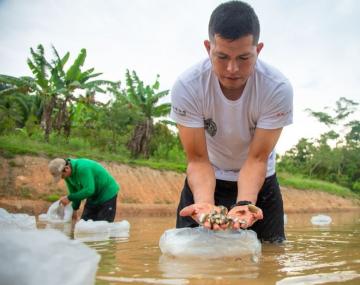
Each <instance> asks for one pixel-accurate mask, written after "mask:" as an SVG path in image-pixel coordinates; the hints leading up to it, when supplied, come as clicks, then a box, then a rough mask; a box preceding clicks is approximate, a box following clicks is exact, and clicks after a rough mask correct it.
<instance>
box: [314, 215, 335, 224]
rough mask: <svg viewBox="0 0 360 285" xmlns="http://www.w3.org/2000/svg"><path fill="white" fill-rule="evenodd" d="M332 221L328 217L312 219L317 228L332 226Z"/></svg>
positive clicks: (318, 216)
mask: <svg viewBox="0 0 360 285" xmlns="http://www.w3.org/2000/svg"><path fill="white" fill-rule="evenodd" d="M331 222H332V219H331V217H330V216H327V215H316V216H312V217H311V223H312V224H313V225H317V226H323V225H330V224H331Z"/></svg>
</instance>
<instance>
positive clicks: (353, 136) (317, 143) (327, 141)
mask: <svg viewBox="0 0 360 285" xmlns="http://www.w3.org/2000/svg"><path fill="white" fill-rule="evenodd" d="M358 105H359V103H357V102H354V101H351V100H348V99H346V98H343V97H341V98H340V99H339V100H338V101H337V102H336V106H335V108H333V109H332V110H331V109H330V110H331V111H330V112H332V113H333V114H330V113H327V112H316V111H313V110H311V109H307V112H308V113H309V114H310V115H311V116H313V117H314V118H316V119H317V120H318V121H319V122H320V123H323V124H325V125H326V126H327V127H328V129H329V130H328V131H327V132H325V133H323V134H320V137H319V138H314V139H307V138H302V139H300V140H299V142H298V143H297V144H296V145H295V146H293V147H292V148H291V149H290V150H289V151H287V152H286V153H285V155H284V156H282V157H281V158H280V161H279V163H278V166H279V169H280V170H282V171H284V172H289V173H296V174H299V175H302V176H303V177H308V178H311V179H320V180H325V181H329V182H333V183H336V184H339V185H341V186H344V187H346V188H349V189H351V190H352V191H353V192H355V193H357V194H360V187H359V185H360V121H358V120H350V115H352V114H355V113H356V112H357V111H358V110H357V106H358ZM325 109H326V110H329V108H328V107H327V108H325ZM355 117H356V116H355Z"/></svg>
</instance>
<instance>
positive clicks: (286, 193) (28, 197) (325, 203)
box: [0, 156, 360, 219]
mask: <svg viewBox="0 0 360 285" xmlns="http://www.w3.org/2000/svg"><path fill="white" fill-rule="evenodd" d="M48 162H49V159H48V158H45V157H34V156H16V157H14V158H11V159H6V158H3V157H0V208H4V209H7V210H8V211H10V212H18V213H28V214H32V215H39V214H40V213H45V212H46V211H47V208H48V207H49V205H50V202H46V201H44V199H45V198H46V197H48V196H49V195H51V194H57V195H65V194H66V186H65V183H64V181H60V182H59V183H58V184H54V183H53V182H52V177H51V175H50V174H49V172H48V170H47V164H48ZM101 163H102V164H103V165H104V166H105V167H106V168H107V169H108V170H109V171H110V173H111V174H112V175H113V176H114V177H115V179H116V180H117V181H118V182H119V184H120V185H121V191H120V194H119V195H118V211H117V218H118V219H119V218H120V217H121V216H135V215H136V216H139V215H146V216H173V215H175V211H176V206H177V201H178V198H179V193H180V190H181V188H182V185H183V183H184V178H185V175H184V174H181V173H177V172H173V171H159V170H153V169H150V168H147V167H131V166H128V165H123V164H115V163H106V162H101ZM281 191H282V195H283V199H284V207H285V212H286V213H294V212H297V213H301V212H304V213H310V212H312V213H319V212H331V211H350V210H358V211H359V210H360V204H359V202H358V201H357V202H356V201H353V200H349V199H344V198H341V197H338V196H335V195H331V194H328V193H325V192H320V191H311V190H296V189H290V188H285V187H282V188H281Z"/></svg>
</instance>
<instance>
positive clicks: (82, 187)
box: [65, 158, 120, 210]
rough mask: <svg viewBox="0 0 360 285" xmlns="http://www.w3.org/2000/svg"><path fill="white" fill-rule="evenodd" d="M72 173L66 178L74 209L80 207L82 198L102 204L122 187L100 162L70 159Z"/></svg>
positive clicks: (91, 202)
mask: <svg viewBox="0 0 360 285" xmlns="http://www.w3.org/2000/svg"><path fill="white" fill-rule="evenodd" d="M69 161H70V165H71V175H70V176H69V177H67V178H65V182H66V185H67V188H68V192H69V195H68V199H69V200H70V201H71V202H72V207H73V209H74V210H77V209H79V206H80V203H81V200H83V199H87V203H90V204H93V205H99V204H102V203H104V202H106V201H108V200H110V199H111V198H113V197H115V195H116V194H117V193H118V191H119V189H120V187H119V185H118V184H117V182H116V181H115V179H114V178H113V177H112V176H111V175H110V173H109V172H108V171H107V170H106V169H105V168H104V167H103V166H102V165H101V164H100V163H98V162H96V161H93V160H90V159H85V158H79V159H69Z"/></svg>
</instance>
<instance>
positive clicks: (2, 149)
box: [0, 134, 359, 199]
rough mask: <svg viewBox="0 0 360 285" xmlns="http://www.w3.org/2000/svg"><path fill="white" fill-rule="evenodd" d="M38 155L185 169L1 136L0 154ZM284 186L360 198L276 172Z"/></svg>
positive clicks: (77, 142) (75, 145) (122, 152)
mask: <svg viewBox="0 0 360 285" xmlns="http://www.w3.org/2000/svg"><path fill="white" fill-rule="evenodd" d="M25 154H26V155H35V156H46V157H49V158H54V157H86V158H90V159H94V160H98V161H106V162H115V163H121V164H127V165H131V166H144V167H150V168H152V169H157V170H172V171H177V172H181V173H184V172H185V170H186V164H185V162H176V161H175V162H172V161H168V160H154V159H131V158H130V155H129V153H128V152H127V150H126V149H125V148H124V149H119V150H118V151H117V153H110V152H108V151H104V150H100V149H96V148H92V147H91V146H90V145H89V144H87V143H86V142H84V141H82V140H81V139H78V138H75V139H71V140H70V141H69V142H65V141H64V140H62V139H61V138H52V139H51V140H50V143H45V142H42V141H41V140H35V139H31V138H29V137H27V136H22V135H19V134H14V135H7V136H0V155H1V156H3V157H5V158H12V157H14V156H15V155H25ZM277 176H278V179H279V183H280V185H281V186H284V187H290V188H295V189H301V190H319V191H324V192H328V193H331V194H335V195H338V196H341V197H346V198H354V199H359V196H358V195H356V194H355V193H354V192H352V191H351V190H350V189H348V188H345V187H342V186H340V185H337V184H334V183H330V182H326V181H322V180H316V179H309V178H306V177H302V176H300V175H296V174H295V175H294V174H289V173H284V172H278V173H277Z"/></svg>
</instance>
